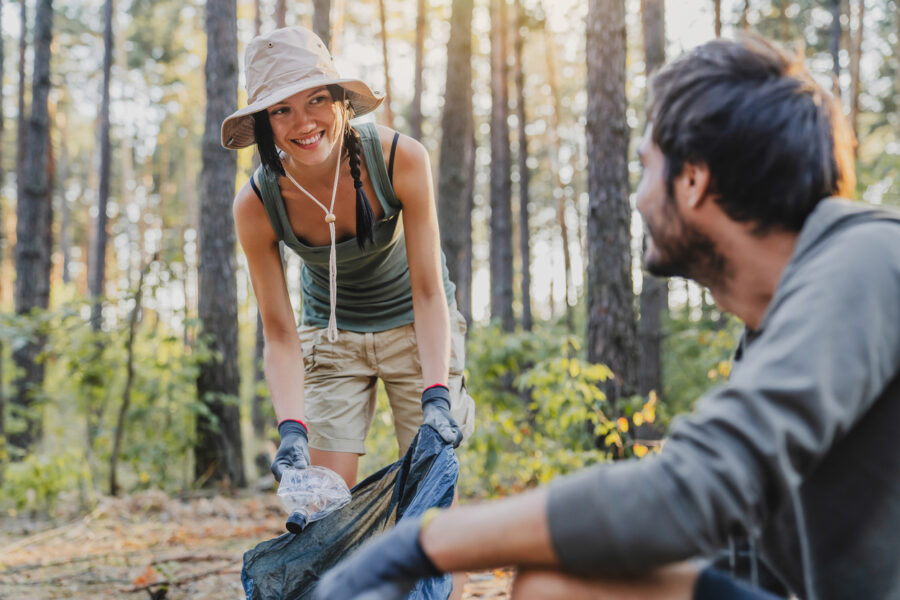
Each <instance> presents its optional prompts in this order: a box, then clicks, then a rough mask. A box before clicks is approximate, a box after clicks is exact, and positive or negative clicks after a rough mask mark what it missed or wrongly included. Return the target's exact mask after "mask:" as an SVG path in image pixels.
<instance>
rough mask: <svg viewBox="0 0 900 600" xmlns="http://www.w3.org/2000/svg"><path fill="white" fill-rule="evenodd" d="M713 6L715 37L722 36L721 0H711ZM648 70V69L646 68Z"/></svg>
mask: <svg viewBox="0 0 900 600" xmlns="http://www.w3.org/2000/svg"><path fill="white" fill-rule="evenodd" d="M713 8H714V10H715V13H716V23H715V31H716V37H717V38H720V37H722V0H713ZM647 70H648V71H649V70H650V69H647Z"/></svg>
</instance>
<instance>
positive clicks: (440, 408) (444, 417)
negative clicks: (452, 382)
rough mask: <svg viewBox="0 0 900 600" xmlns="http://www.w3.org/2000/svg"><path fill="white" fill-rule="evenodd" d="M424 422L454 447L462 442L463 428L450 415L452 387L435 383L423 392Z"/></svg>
mask: <svg viewBox="0 0 900 600" xmlns="http://www.w3.org/2000/svg"><path fill="white" fill-rule="evenodd" d="M422 412H423V413H424V419H423V422H424V423H425V425H428V426H429V427H431V428H432V429H434V430H435V431H437V433H438V435H439V436H441V438H442V439H443V440H444V441H445V442H446V443H448V444H453V447H454V448H457V447H459V443H460V442H462V438H463V435H462V430H460V428H459V425H457V424H456V421H454V420H453V417H452V416H450V388H448V387H447V386H445V385H433V386H431V387H430V388H428V389H427V390H425V392H424V393H422Z"/></svg>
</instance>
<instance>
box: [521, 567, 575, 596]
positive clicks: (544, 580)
mask: <svg viewBox="0 0 900 600" xmlns="http://www.w3.org/2000/svg"><path fill="white" fill-rule="evenodd" d="M572 583H573V581H572V579H571V578H570V577H567V576H565V575H563V574H561V573H556V572H553V571H534V570H525V571H519V572H518V574H516V578H515V580H513V587H512V598H513V600H537V599H541V600H554V599H555V598H560V599H565V600H573V599H574V598H578V597H579V596H576V595H575V594H573V592H574V591H575V590H573V587H572Z"/></svg>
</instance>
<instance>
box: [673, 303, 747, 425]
mask: <svg viewBox="0 0 900 600" xmlns="http://www.w3.org/2000/svg"><path fill="white" fill-rule="evenodd" d="M742 330H743V325H742V324H741V322H740V321H739V320H738V319H736V318H734V317H731V318H730V319H728V320H725V321H724V322H721V323H720V322H719V321H718V320H713V319H710V318H708V317H701V318H699V319H694V318H691V317H686V316H675V315H672V314H671V313H670V315H669V317H668V319H667V320H666V335H665V337H664V340H663V349H662V363H663V364H662V369H663V393H662V398H663V400H662V402H660V412H661V418H662V419H663V420H664V421H667V420H668V419H669V418H671V417H672V416H674V415H676V414H678V413H681V412H686V411H690V410H692V409H693V407H694V402H695V401H696V400H697V398H699V397H700V396H702V395H703V394H704V393H705V392H706V391H707V390H708V389H710V388H711V387H713V386H714V385H718V384H721V383H723V382H724V381H725V380H726V379H727V378H728V374H729V373H730V372H731V357H732V354H733V352H734V348H735V346H736V345H737V340H738V338H739V337H740V335H741V331H742Z"/></svg>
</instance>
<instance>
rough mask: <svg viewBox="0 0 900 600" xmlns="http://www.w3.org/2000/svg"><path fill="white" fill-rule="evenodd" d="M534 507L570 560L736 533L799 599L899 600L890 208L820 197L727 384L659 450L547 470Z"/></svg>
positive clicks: (704, 543)
mask: <svg viewBox="0 0 900 600" xmlns="http://www.w3.org/2000/svg"><path fill="white" fill-rule="evenodd" d="M548 513H549V514H548V516H549V520H550V533H551V537H552V540H553V544H554V546H555V549H556V552H557V555H558V556H559V557H560V560H561V561H562V565H563V567H564V568H566V569H567V570H570V571H572V572H574V573H579V574H584V575H623V574H632V573H639V572H641V571H643V570H646V569H649V568H652V567H654V566H657V565H660V564H664V563H668V562H672V561H677V560H682V559H686V558H690V557H695V556H701V555H707V556H709V555H712V554H713V553H715V552H717V551H718V550H720V549H722V548H723V547H724V546H725V545H726V544H727V541H728V538H729V536H732V535H747V536H749V537H750V538H751V539H755V540H756V545H757V547H758V549H759V553H760V556H761V558H762V559H763V560H764V561H765V563H766V564H767V565H768V566H769V567H770V569H772V570H773V571H774V573H775V574H776V575H777V576H778V577H780V578H781V579H782V581H783V583H784V584H785V585H786V586H787V587H788V588H789V589H790V590H791V591H792V592H793V593H795V594H796V595H797V596H799V597H800V598H802V599H804V600H825V599H832V598H834V599H837V598H854V599H855V598H866V599H873V600H875V599H878V600H890V599H895V600H897V599H900V213H898V212H896V211H891V210H888V209H883V208H876V207H872V206H868V205H864V204H860V203H850V202H847V201H844V200H838V199H828V200H823V201H822V202H820V203H819V205H818V206H817V207H816V209H815V210H814V211H813V213H812V214H811V215H810V216H809V217H808V218H807V220H806V223H805V224H804V226H803V229H802V231H801V232H800V236H799V238H798V240H797V245H796V247H795V250H794V254H793V256H792V257H791V260H790V261H789V263H788V264H787V266H786V268H785V270H784V272H783V273H782V276H781V279H780V281H779V283H778V286H777V288H776V290H775V294H774V296H773V298H772V301H771V303H770V304H769V306H768V308H767V310H766V313H765V315H764V317H763V320H762V322H761V324H760V326H759V328H758V329H756V330H755V331H749V330H747V331H746V332H745V333H744V336H743V337H742V339H741V341H740V343H739V345H738V348H737V351H736V353H735V359H734V364H733V367H732V372H731V377H730V380H729V382H728V384H727V385H725V386H724V387H721V388H718V389H716V390H714V391H712V392H710V393H708V394H706V395H705V396H704V397H703V398H701V399H700V400H699V401H698V403H697V406H696V410H695V412H694V413H692V414H690V415H688V416H685V417H683V418H681V419H679V420H677V421H676V422H675V423H674V424H673V426H672V428H671V430H670V432H669V438H668V440H667V441H666V443H665V446H664V448H663V450H662V452H661V453H660V454H659V455H658V456H654V457H652V458H648V459H644V460H641V461H624V462H619V463H611V464H601V465H597V466H595V467H592V468H590V469H587V470H585V471H582V472H580V473H577V474H575V475H572V476H569V477H565V478H562V479H560V480H558V481H557V482H556V483H555V484H554V485H552V487H551V490H550V500H549V507H548Z"/></svg>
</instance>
